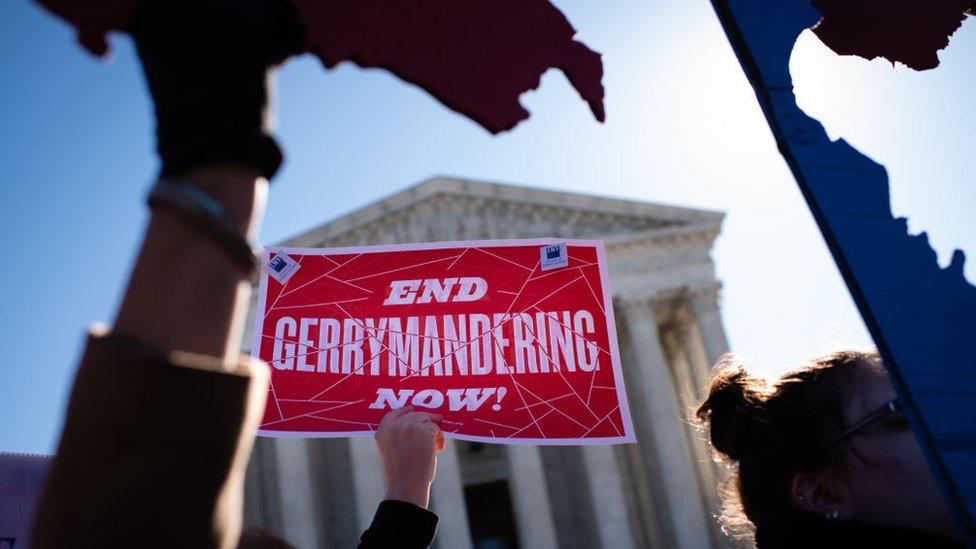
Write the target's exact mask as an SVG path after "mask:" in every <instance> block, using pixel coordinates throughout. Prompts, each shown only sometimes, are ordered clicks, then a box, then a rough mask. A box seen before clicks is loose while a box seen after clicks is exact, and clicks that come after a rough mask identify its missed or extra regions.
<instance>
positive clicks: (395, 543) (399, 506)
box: [359, 499, 437, 549]
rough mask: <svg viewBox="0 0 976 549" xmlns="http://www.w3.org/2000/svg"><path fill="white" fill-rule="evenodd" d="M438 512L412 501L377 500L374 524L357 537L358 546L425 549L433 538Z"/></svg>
mask: <svg viewBox="0 0 976 549" xmlns="http://www.w3.org/2000/svg"><path fill="white" fill-rule="evenodd" d="M436 530H437V515H435V514H434V513H431V512H430V511H428V510H427V509H424V508H423V507H418V506H416V505H414V504H412V503H407V502H404V501H396V500H392V499H388V500H386V501H383V502H382V503H380V506H379V508H378V509H377V510H376V514H375V515H373V523H372V524H370V525H369V529H368V530H366V531H365V532H363V535H362V537H360V538H359V549H387V548H394V547H395V548H397V549H424V548H425V547H427V546H429V545H430V542H431V541H433V540H434V532H435V531H436Z"/></svg>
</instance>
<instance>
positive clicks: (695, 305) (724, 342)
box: [688, 282, 729, 367]
mask: <svg viewBox="0 0 976 549" xmlns="http://www.w3.org/2000/svg"><path fill="white" fill-rule="evenodd" d="M720 288H721V285H720V284H718V283H717V282H716V283H715V284H714V285H710V286H705V287H700V288H695V289H693V290H691V291H690V292H689V294H688V302H689V305H690V306H691V311H692V314H693V315H694V317H695V324H696V327H697V328H698V332H699V334H700V337H701V343H702V346H703V347H704V349H705V357H706V358H707V359H708V364H709V367H711V366H712V365H714V364H715V363H716V362H718V359H719V358H721V357H722V355H724V354H725V353H727V352H729V340H728V339H727V338H726V337H725V328H724V327H723V326H722V313H721V312H720V311H719V308H718V292H719V289H720Z"/></svg>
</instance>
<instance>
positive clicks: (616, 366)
mask: <svg viewBox="0 0 976 549" xmlns="http://www.w3.org/2000/svg"><path fill="white" fill-rule="evenodd" d="M555 243H565V244H566V245H567V246H583V247H594V248H596V252H597V262H598V264H599V268H600V286H601V289H602V291H603V310H604V316H605V318H606V323H607V338H608V341H609V344H610V363H611V366H612V367H613V378H614V383H615V385H616V388H617V403H618V404H619V408H620V417H621V419H622V422H623V431H624V432H623V434H622V435H620V436H615V437H601V438H583V439H579V438H501V437H481V436H474V435H460V434H454V433H448V432H447V431H445V432H444V436H445V437H446V438H453V439H457V440H466V441H471V442H484V443H489V444H518V445H545V446H591V445H605V444H633V443H636V442H637V437H636V435H635V433H634V425H633V419H632V418H631V415H630V403H629V401H628V399H627V390H626V388H625V387H624V379H623V365H622V364H621V362H620V347H619V344H618V341H617V323H616V319H615V316H614V310H613V297H612V296H611V294H610V275H609V273H608V271H607V256H606V249H605V246H604V243H603V241H602V240H581V239H572V238H517V239H503V240H450V241H443V242H427V243H420V242H417V243H409V244H382V245H376V246H346V247H341V248H312V247H293V246H265V247H264V248H263V250H262V252H261V260H262V263H267V262H268V261H269V260H270V259H271V254H272V253H275V254H277V253H285V254H289V255H291V254H296V255H342V254H369V253H379V252H396V251H416V250H438V249H445V248H505V247H512V246H544V245H546V244H555ZM269 276H270V275H268V273H266V272H264V270H263V269H262V271H261V277H260V284H259V286H258V303H257V308H256V310H255V317H254V325H253V326H254V334H253V342H252V346H251V356H252V357H254V358H255V359H257V360H261V357H260V356H259V355H260V351H261V329H260V328H261V327H262V326H263V325H264V315H265V307H266V304H267V296H268V278H269ZM262 362H264V361H262ZM265 364H267V363H265ZM268 368H269V369H270V368H271V365H270V364H268ZM269 378H270V376H269ZM269 383H270V382H269ZM269 387H270V389H271V391H272V392H273V391H274V387H273V386H271V385H269ZM257 434H258V436H262V437H267V438H347V437H363V436H374V435H375V434H376V432H375V431H345V432H341V433H321V432H317V431H269V430H264V429H258V431H257Z"/></svg>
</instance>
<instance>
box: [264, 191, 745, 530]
mask: <svg viewBox="0 0 976 549" xmlns="http://www.w3.org/2000/svg"><path fill="white" fill-rule="evenodd" d="M722 219H723V214H722V213H718V212H712V211H705V210H698V209H691V208H681V207H674V206H665V205H660V204H652V203H644V202H635V201H628V200H617V199H608V198H599V197H594V196H588V195H582V194H574V193H565V192H556V191H549V190H541V189H535V188H528V187H519V186H511V185H501V184H494V183H484V182H475V181H464V180H460V179H453V178H433V179H430V180H427V181H424V182H422V183H420V184H418V185H415V186H413V187H410V188H408V189H406V190H404V191H402V192H399V193H397V194H395V195H393V196H391V197H388V198H386V199H384V200H381V201H379V202H376V203H374V204H371V205H368V206H366V207H363V208H361V209H359V210H357V211H355V212H352V213H350V214H347V215H344V216H342V217H340V218H338V219H335V220H333V221H330V222H327V223H325V224H323V225H321V226H319V227H316V228H313V229H311V230H309V231H306V232H304V233H302V234H300V235H297V236H295V237H293V238H291V239H289V240H287V241H286V242H283V243H281V244H282V245H285V246H315V247H319V246H321V247H328V246H354V245H369V244H392V243H404V242H432V241H444V240H477V239H497V238H529V237H547V236H551V237H556V238H593V239H602V240H604V241H605V242H606V249H607V259H608V262H609V273H610V286H611V289H612V293H613V296H614V309H615V314H616V318H617V331H618V334H619V339H620V346H621V356H622V363H623V367H624V372H625V379H626V382H627V390H628V395H629V398H630V403H631V412H632V414H633V419H634V425H635V429H636V431H637V437H638V440H639V444H637V445H623V446H588V447H534V446H498V445H484V444H473V443H467V442H451V443H450V444H449V445H448V447H447V450H446V451H445V452H444V453H443V454H442V456H441V457H440V459H439V464H438V476H437V479H436V481H435V483H434V486H433V488H432V508H433V509H434V510H435V511H436V512H437V513H438V514H439V515H440V517H441V519H440V525H439V528H438V534H437V538H436V539H435V542H434V546H435V547H437V548H439V549H468V548H476V547H478V545H477V544H476V540H475V539H474V538H473V535H472V528H475V527H477V526H478V525H477V523H476V522H477V520H478V517H475V521H476V522H475V523H473V522H472V521H470V520H469V516H468V512H467V511H466V496H465V494H466V490H468V489H471V488H472V487H477V486H483V485H485V483H492V482H495V483H498V482H503V483H504V486H506V487H507V491H508V502H509V504H510V509H509V510H508V512H510V513H511V517H512V521H513V523H514V525H515V528H516V530H517V542H518V545H519V546H520V547H522V548H523V549H542V548H557V547H559V548H580V549H589V548H598V547H604V548H614V549H618V548H624V549H631V548H644V547H655V548H656V547H661V548H664V547H667V548H671V547H677V548H683V549H701V548H708V547H722V546H725V545H726V542H725V541H724V540H723V539H722V536H721V534H720V532H719V531H718V528H717V526H716V525H715V521H714V519H713V518H712V517H713V516H714V515H715V513H716V512H717V498H716V497H715V495H714V494H715V484H716V482H717V479H718V477H719V475H720V472H719V471H718V470H717V469H716V468H715V466H714V464H713V463H712V462H711V461H710V459H709V457H708V454H707V451H706V446H705V444H704V443H703V442H702V441H701V440H700V438H699V435H698V434H697V433H696V432H694V431H693V430H692V429H691V427H690V426H689V423H688V421H687V416H688V412H689V410H690V408H691V407H692V406H693V404H694V402H695V401H696V400H697V399H698V398H700V397H701V396H702V395H701V391H702V389H703V387H704V386H705V384H706V383H707V379H708V375H709V370H710V366H711V365H712V364H714V362H715V361H716V360H717V359H718V358H719V357H720V356H721V355H722V354H723V353H725V352H726V351H727V350H728V343H727V340H726V337H725V332H724V329H723V327H722V320H721V314H720V309H719V290H720V284H719V282H718V281H717V280H716V278H715V270H714V265H713V262H712V259H711V250H712V246H713V244H714V241H715V238H716V237H717V236H718V234H719V232H720V228H721V222H722ZM245 341H250V338H249V337H245ZM284 465H287V467H283V466H284ZM382 496H383V485H382V478H381V476H380V471H379V462H378V458H377V457H376V453H375V449H374V448H373V442H372V440H370V439H351V440H347V439H316V440H307V441H305V440H296V439H277V440H274V439H259V441H258V443H257V445H256V450H255V452H254V455H253V456H252V459H251V462H250V465H249V469H248V477H247V485H246V493H245V500H246V501H245V524H249V525H254V526H257V527H260V528H263V529H266V530H268V531H270V532H273V533H277V534H279V535H281V536H282V537H284V538H286V539H288V540H290V541H292V542H293V543H295V544H296V545H298V546H299V547H301V548H303V549H304V548H315V547H355V545H356V541H357V539H358V536H359V533H360V531H361V530H362V529H364V528H365V527H366V526H368V524H369V522H370V520H371V519H372V512H373V510H375V507H376V504H377V503H378V502H379V501H380V499H381V498H382ZM475 537H476V536H475ZM485 547H488V546H485ZM490 547H493V548H494V547H504V546H503V545H491V546H490Z"/></svg>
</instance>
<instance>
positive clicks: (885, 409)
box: [817, 399, 909, 452]
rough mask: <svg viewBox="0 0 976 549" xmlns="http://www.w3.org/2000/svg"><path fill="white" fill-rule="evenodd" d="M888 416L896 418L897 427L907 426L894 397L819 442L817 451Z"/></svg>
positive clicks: (906, 421) (904, 427)
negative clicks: (822, 441) (832, 435)
mask: <svg viewBox="0 0 976 549" xmlns="http://www.w3.org/2000/svg"><path fill="white" fill-rule="evenodd" d="M889 417H891V418H894V419H896V420H897V427H898V428H899V429H908V428H909V424H908V420H907V419H906V418H905V414H904V412H903V411H902V409H901V405H900V404H899V403H898V400H897V399H895V400H891V401H888V402H886V403H885V404H884V405H883V406H882V407H880V408H878V409H877V410H875V411H873V412H871V413H870V414H868V415H867V416H865V417H864V418H863V419H861V420H860V421H858V422H856V423H854V425H851V426H850V427H848V428H847V429H845V430H844V432H843V433H841V434H839V435H837V436H835V437H834V438H832V439H830V440H828V441H827V442H825V443H823V444H821V445H820V447H819V448H817V451H818V452H823V451H824V450H826V449H828V448H830V447H831V446H834V445H835V444H837V443H838V442H841V441H842V440H845V439H847V438H850V437H852V436H854V435H856V434H857V433H858V431H861V430H864V429H866V428H868V427H870V426H871V425H874V424H876V423H878V422H880V421H882V420H884V419H886V418H889Z"/></svg>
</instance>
